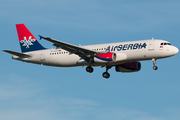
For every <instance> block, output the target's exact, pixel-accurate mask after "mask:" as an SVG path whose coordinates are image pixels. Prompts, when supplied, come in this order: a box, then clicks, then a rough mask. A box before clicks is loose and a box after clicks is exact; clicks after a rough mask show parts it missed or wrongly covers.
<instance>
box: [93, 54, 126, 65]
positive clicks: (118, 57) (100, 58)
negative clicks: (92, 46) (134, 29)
mask: <svg viewBox="0 0 180 120" xmlns="http://www.w3.org/2000/svg"><path fill="white" fill-rule="evenodd" d="M126 59H127V55H126V54H125V53H113V52H109V53H102V54H99V55H96V56H95V57H94V62H95V63H102V62H103V63H104V62H117V61H123V60H126Z"/></svg>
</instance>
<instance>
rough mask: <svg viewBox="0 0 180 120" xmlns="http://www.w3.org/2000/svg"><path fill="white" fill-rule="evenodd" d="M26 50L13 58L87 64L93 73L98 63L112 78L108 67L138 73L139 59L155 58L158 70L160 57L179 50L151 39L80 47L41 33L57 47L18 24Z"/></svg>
mask: <svg viewBox="0 0 180 120" xmlns="http://www.w3.org/2000/svg"><path fill="white" fill-rule="evenodd" d="M16 29H17V34H18V38H19V43H20V46H21V51H22V53H19V52H14V51H10V50H3V51H4V52H7V53H10V54H12V55H13V56H12V59H15V60H19V61H23V62H28V63H34V64H39V65H46V66H54V67H75V66H87V67H86V71H87V72H89V73H92V72H93V71H94V69H93V67H94V66H101V67H106V71H105V72H104V73H103V74H102V76H103V77H104V78H109V77H110V74H109V73H108V70H109V69H110V68H112V67H115V70H116V72H137V71H140V69H141V63H140V62H139V61H144V60H152V62H153V69H154V70H157V69H158V67H157V66H156V60H158V59H162V58H167V57H171V56H173V55H176V54H177V53H178V52H179V50H178V48H177V47H175V46H173V45H171V44H170V43H169V42H168V41H165V40H160V39H154V38H152V39H148V40H139V41H129V42H118V43H106V44H96V45H86V46H76V45H72V44H69V43H66V42H62V41H59V40H56V39H53V38H50V37H43V36H41V35H39V37H40V39H44V40H47V41H49V42H52V43H53V45H54V46H55V47H56V48H53V49H47V48H45V47H43V46H42V45H41V44H40V43H39V42H38V40H37V39H36V38H35V37H34V36H33V34H32V33H31V32H30V31H29V30H28V29H27V27H26V26H25V25H24V24H16Z"/></svg>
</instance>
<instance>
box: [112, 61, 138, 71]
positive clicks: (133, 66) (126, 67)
mask: <svg viewBox="0 0 180 120" xmlns="http://www.w3.org/2000/svg"><path fill="white" fill-rule="evenodd" d="M115 69H116V72H137V71H139V70H141V63H140V62H128V63H124V64H120V65H116V67H115Z"/></svg>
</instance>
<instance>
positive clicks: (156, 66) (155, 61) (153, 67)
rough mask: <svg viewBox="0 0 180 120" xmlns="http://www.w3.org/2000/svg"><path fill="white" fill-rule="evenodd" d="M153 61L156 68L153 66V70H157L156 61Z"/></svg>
mask: <svg viewBox="0 0 180 120" xmlns="http://www.w3.org/2000/svg"><path fill="white" fill-rule="evenodd" d="M152 61H153V65H154V66H153V69H154V70H157V69H158V67H157V66H156V59H155V58H153V59H152Z"/></svg>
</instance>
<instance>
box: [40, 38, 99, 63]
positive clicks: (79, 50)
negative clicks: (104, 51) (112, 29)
mask: <svg viewBox="0 0 180 120" xmlns="http://www.w3.org/2000/svg"><path fill="white" fill-rule="evenodd" d="M42 38H43V39H45V40H47V41H49V42H52V43H54V44H53V45H54V46H56V47H57V48H62V49H64V50H67V51H69V52H70V54H76V55H79V56H80V57H81V58H82V59H85V60H87V58H89V57H90V56H93V55H97V54H101V53H100V52H95V51H93V50H90V49H86V48H83V47H81V46H76V45H72V44H69V43H65V42H62V41H59V40H55V39H52V38H49V37H42V36H40V39H42ZM87 61H89V60H87Z"/></svg>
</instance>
